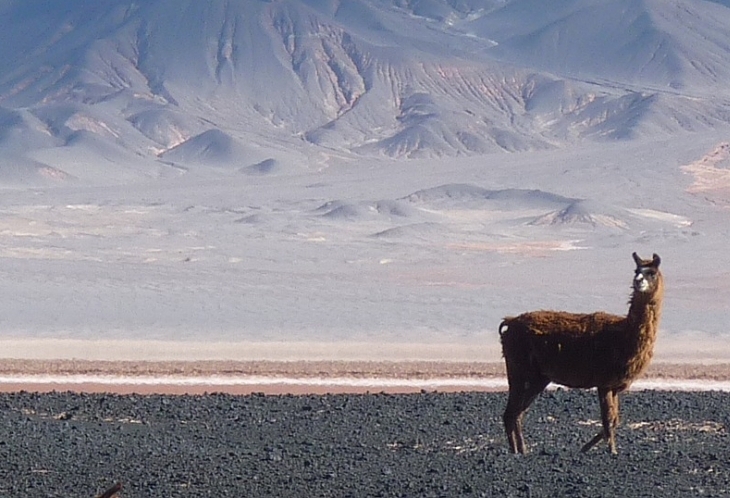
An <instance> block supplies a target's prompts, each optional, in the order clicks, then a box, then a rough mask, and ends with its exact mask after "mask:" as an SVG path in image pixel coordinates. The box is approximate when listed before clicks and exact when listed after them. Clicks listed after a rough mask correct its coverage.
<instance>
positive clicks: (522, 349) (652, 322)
mask: <svg viewBox="0 0 730 498" xmlns="http://www.w3.org/2000/svg"><path fill="white" fill-rule="evenodd" d="M633 257H634V261H635V262H636V272H635V275H634V281H633V289H634V290H633V293H632V295H631V299H630V301H629V312H628V315H627V316H618V315H611V314H608V313H603V312H597V313H590V314H579V313H567V312H564V311H533V312H529V313H524V314H522V315H520V316H517V317H508V318H505V319H504V321H503V322H502V323H501V324H500V326H499V332H500V335H501V340H502V352H503V354H504V359H505V363H506V365H507V379H508V381H509V398H508V400H507V408H506V410H505V412H504V426H505V431H506V432H507V438H508V440H509V444H510V449H511V450H512V452H513V453H517V452H519V453H526V447H525V441H524V438H523V436H522V418H523V416H524V413H525V411H526V410H527V408H528V407H529V406H530V404H531V403H532V402H533V401H534V400H535V398H536V397H537V396H538V395H539V394H540V393H541V392H542V391H543V389H545V387H546V386H547V385H548V384H549V383H550V382H554V383H556V384H561V385H564V386H567V387H575V388H592V387H597V388H598V399H599V402H600V405H601V418H602V423H603V430H602V431H601V432H599V433H598V434H597V435H596V436H595V437H594V438H593V439H592V440H591V441H589V442H588V443H587V444H586V445H585V446H584V447H583V451H588V450H589V449H591V448H592V447H593V446H595V445H596V444H597V443H598V442H600V441H601V440H606V441H607V442H608V448H609V451H610V452H611V453H616V440H615V429H616V426H617V425H618V420H619V419H618V394H619V393H620V392H622V391H623V390H625V389H626V388H627V387H629V385H630V384H631V383H632V382H633V381H634V380H635V379H636V378H637V377H638V376H639V375H641V374H642V373H643V372H644V370H646V368H647V367H648V366H649V362H650V361H651V358H652V355H653V352H654V343H655V341H656V334H657V330H658V328H659V319H660V315H661V308H662V298H663V295H664V280H663V278H662V275H661V272H660V271H659V263H660V261H661V260H660V258H659V256H657V255H656V254H654V257H653V258H652V259H649V260H644V259H641V258H639V256H637V255H636V253H634V254H633Z"/></svg>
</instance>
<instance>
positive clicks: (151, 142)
mask: <svg viewBox="0 0 730 498" xmlns="http://www.w3.org/2000/svg"><path fill="white" fill-rule="evenodd" d="M729 32H730V2H727V1H725V2H723V1H706V0H703V1H692V2H689V1H677V0H673V1H665V0H661V1H660V0H639V1H637V0H580V1H578V0H556V1H554V2H551V3H550V4H549V6H546V4H545V3H544V2H540V1H537V0H420V1H419V0H351V1H338V0H272V1H259V0H250V1H241V0H210V1H205V2H202V1H199V0H65V1H63V2H57V1H53V0H5V1H2V2H0V183H2V184H4V185H58V184H68V183H74V182H77V183H83V184H86V183H91V184H120V183H127V182H130V181H134V182H136V181H144V180H145V179H149V178H160V177H165V176H179V175H184V174H185V173H186V172H191V171H198V170H202V171H204V172H208V171H211V170H216V171H224V172H225V171H241V172H244V173H253V174H276V173H284V172H286V171H288V170H291V169H294V170H302V169H304V170H306V169H307V168H319V167H322V166H323V165H324V166H326V165H328V164H332V163H336V162H339V161H345V162H346V161H348V160H353V159H360V158H379V159H383V158H385V159H389V158H395V159H403V158H411V159H412V158H448V157H458V156H478V155H483V154H490V153H498V152H521V151H535V150H538V151H539V150H552V149H560V148H565V147H569V146H573V145H576V144H582V143H586V142H590V143H593V142H606V141H608V142H613V141H616V140H618V141H631V140H634V139H643V138H651V139H656V138H665V137H670V136H673V135H675V134H683V133H688V132H689V133H691V132H703V131H708V130H714V129H718V128H722V127H724V126H726V125H728V124H730V87H728V85H727V81H730V37H728V36H727V33H729Z"/></svg>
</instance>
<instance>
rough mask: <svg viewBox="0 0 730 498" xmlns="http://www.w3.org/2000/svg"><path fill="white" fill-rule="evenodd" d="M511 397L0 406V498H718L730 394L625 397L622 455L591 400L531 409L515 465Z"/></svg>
mask: <svg viewBox="0 0 730 498" xmlns="http://www.w3.org/2000/svg"><path fill="white" fill-rule="evenodd" d="M505 401H506V394H505V393H458V394H442V393H421V394H407V395H388V394H367V395H327V396H263V395H252V396H232V395H222V394H220V395H219V394H212V395H205V396H162V395H147V396H142V395H125V396H119V395H110V394H103V395H99V394H71V393H52V394H33V393H11V394H2V395H0V497H74V498H84V497H88V498H92V497H93V496H96V495H98V494H100V493H101V492H102V491H104V490H105V489H107V488H109V487H110V486H111V485H112V484H114V483H115V482H117V481H121V482H122V483H123V485H124V488H123V490H122V492H121V493H120V494H119V495H117V496H121V497H124V498H131V497H144V498H155V497H165V498H170V497H198V496H201V497H202V496H206V497H211V496H213V497H225V496H231V497H233V496H235V497H258V496H270V497H289V496H292V497H295V496H296V497H299V496H301V497H318V496H332V497H347V496H352V497H361V496H363V497H364V496H412V497H431V496H434V497H436V496H438V497H454V496H475V497H476V496H490V497H491V496H515V497H539V496H591V497H601V496H606V497H609V496H610V497H613V498H616V497H624V496H631V497H642V496H662V497H665V496H688V497H690V496H691V497H695V496H724V495H728V494H730V437H729V436H728V431H729V424H730V414H728V411H727V407H728V404H729V403H728V402H730V394H728V393H686V392H679V393H673V392H651V391H646V392H634V393H627V394H625V395H624V396H623V397H622V407H621V408H622V419H623V420H622V424H621V427H620V428H619V432H618V442H619V455H618V456H611V455H609V454H608V453H607V452H606V451H605V446H600V447H598V448H596V449H594V450H593V451H592V452H590V453H588V454H582V453H580V452H579V449H580V447H581V445H582V444H583V443H585V442H586V441H587V440H588V439H590V438H591V437H592V436H593V435H594V434H595V433H596V432H597V430H598V427H597V425H596V424H597V419H598V418H599V415H598V414H599V410H598V402H597V400H596V397H595V394H594V393H591V392H586V391H564V390H557V391H549V392H546V393H544V394H543V395H542V396H541V397H540V398H539V399H538V400H537V401H536V402H535V404H534V405H533V407H532V408H531V410H530V412H529V414H528V417H527V421H526V431H525V433H526V437H527V439H528V444H529V445H530V449H531V451H532V452H531V454H529V455H527V456H514V455H511V454H509V453H508V451H507V445H506V441H505V437H504V435H503V432H502V424H501V413H502V410H503V407H504V404H505Z"/></svg>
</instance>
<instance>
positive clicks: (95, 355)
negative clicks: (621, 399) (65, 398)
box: [0, 340, 730, 394]
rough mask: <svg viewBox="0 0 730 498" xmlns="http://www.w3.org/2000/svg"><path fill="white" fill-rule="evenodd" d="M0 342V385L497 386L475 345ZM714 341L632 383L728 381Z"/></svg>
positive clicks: (664, 352) (660, 363)
mask: <svg viewBox="0 0 730 498" xmlns="http://www.w3.org/2000/svg"><path fill="white" fill-rule="evenodd" d="M0 347H1V348H2V351H4V352H5V355H6V356H7V355H8V352H9V351H12V352H14V354H15V355H16V356H17V357H16V358H7V357H6V358H4V359H0V391H3V392H14V391H34V392H50V391H75V392H113V393H119V394H129V393H138V394H204V393H214V392H222V393H231V394H250V393H266V394H325V393H367V392H388V393H408V392H418V391H421V390H425V391H441V392H454V391H500V390H505V389H506V388H507V381H506V376H505V370H504V364H503V362H502V360H501V358H500V352H499V351H498V350H494V349H493V348H492V349H489V348H484V347H482V348H479V347H477V346H476V345H472V346H470V347H469V346H464V345H449V344H431V345H427V344H421V345H417V346H413V345H410V346H409V345H407V344H380V345H374V344H363V343H350V344H348V343H340V344H337V345H333V344H325V343H306V344H305V343H247V344H223V345H221V344H217V345H216V344H207V345H206V344H202V343H201V344H198V343H165V342H162V341H159V342H156V341H148V342H129V341H126V342H125V341H119V342H115V341H73V340H55V341H54V340H43V341H33V340H18V341H9V340H6V341H0ZM715 348H716V349H715V351H714V353H715V354H714V355H709V354H708V353H707V352H706V351H705V352H703V351H699V352H697V351H696V348H695V349H693V348H691V347H690V345H688V344H682V343H679V342H676V341H673V342H671V343H669V344H667V345H664V346H660V347H657V358H656V359H655V361H654V362H653V363H652V365H651V367H650V368H649V370H648V371H647V372H646V374H645V375H644V376H643V378H641V379H640V380H638V381H637V382H636V383H635V384H634V386H632V389H669V390H693V391H694V390H696V391H707V390H723V391H728V390H730V361H728V360H726V359H725V358H726V357H724V354H725V353H726V352H725V351H724V350H723V349H722V348H720V346H719V345H715ZM686 351H692V354H691V355H688V354H684V352H686ZM232 357H238V358H239V359H232ZM110 358H111V359H110ZM131 358H136V359H131ZM139 358H142V359H139ZM200 358H207V359H200ZM262 358H263V359H262Z"/></svg>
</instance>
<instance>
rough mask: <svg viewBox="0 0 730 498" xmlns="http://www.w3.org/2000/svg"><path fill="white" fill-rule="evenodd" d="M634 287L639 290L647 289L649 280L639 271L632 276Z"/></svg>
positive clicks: (644, 290)
mask: <svg viewBox="0 0 730 498" xmlns="http://www.w3.org/2000/svg"><path fill="white" fill-rule="evenodd" d="M634 289H636V290H637V291H639V292H646V291H648V290H649V281H648V280H647V279H646V278H645V277H644V274H643V273H641V272H639V273H637V274H636V276H635V277H634Z"/></svg>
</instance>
